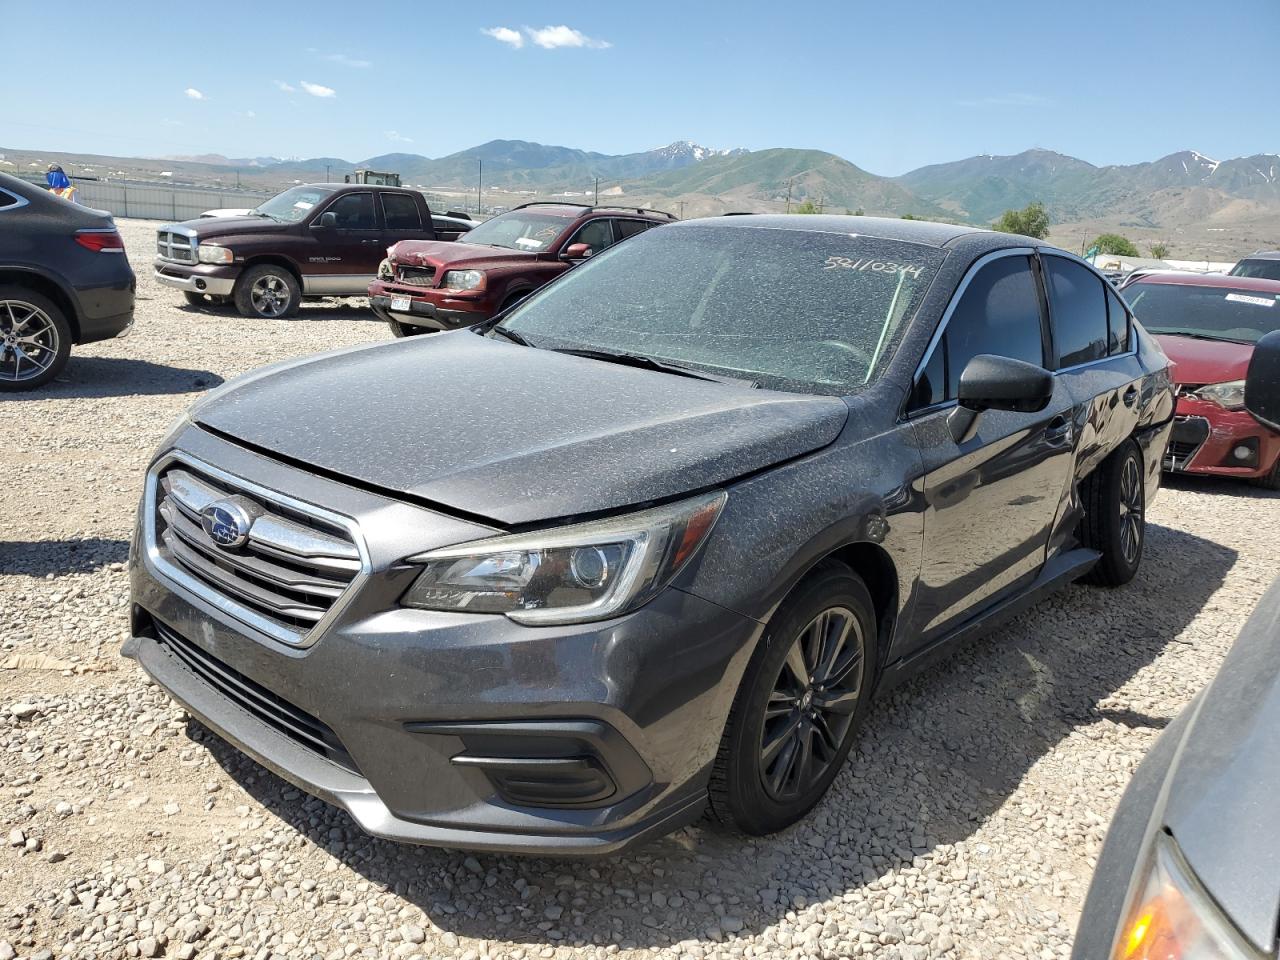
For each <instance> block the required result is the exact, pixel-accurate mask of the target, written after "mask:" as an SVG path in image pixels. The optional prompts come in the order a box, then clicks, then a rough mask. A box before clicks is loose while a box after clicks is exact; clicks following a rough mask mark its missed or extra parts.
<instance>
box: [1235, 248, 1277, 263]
mask: <svg viewBox="0 0 1280 960" xmlns="http://www.w3.org/2000/svg"><path fill="white" fill-rule="evenodd" d="M1240 260H1241V262H1243V261H1245V260H1280V250H1259V251H1258V252H1257V253H1251V254H1249V255H1248V256H1247V257H1241V258H1240Z"/></svg>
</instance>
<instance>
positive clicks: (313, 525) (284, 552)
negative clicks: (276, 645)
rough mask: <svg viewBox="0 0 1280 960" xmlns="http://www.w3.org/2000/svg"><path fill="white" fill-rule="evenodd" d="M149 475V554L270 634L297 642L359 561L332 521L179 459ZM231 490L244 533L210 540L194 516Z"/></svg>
mask: <svg viewBox="0 0 1280 960" xmlns="http://www.w3.org/2000/svg"><path fill="white" fill-rule="evenodd" d="M151 482H152V483H154V485H155V486H154V490H153V496H152V500H153V503H154V506H153V508H152V509H153V511H154V514H153V516H152V518H151V521H152V526H151V541H152V542H151V543H150V544H149V548H150V549H152V550H153V551H154V555H155V556H156V557H157V558H158V559H159V560H160V561H161V562H162V563H167V564H169V565H171V566H172V567H173V568H174V569H176V570H178V571H180V572H182V573H184V574H186V575H187V576H188V577H189V578H191V579H192V580H193V581H195V583H196V584H197V585H198V586H199V588H200V591H199V592H200V593H201V594H202V595H205V596H206V597H207V598H208V599H211V600H212V601H213V602H214V603H216V604H217V605H218V606H219V607H221V608H222V609H226V610H227V611H228V612H229V613H231V614H233V615H237V616H240V618H241V619H247V620H248V622H249V623H250V624H251V625H252V626H258V627H261V628H263V629H264V632H267V633H270V634H271V635H273V636H275V637H277V639H281V640H284V641H285V642H288V643H295V644H296V643H300V642H302V641H303V640H304V638H305V636H306V634H307V633H308V632H309V631H311V630H312V628H314V627H315V625H316V624H317V623H319V622H320V621H321V620H322V619H324V617H325V615H326V614H327V613H328V612H329V611H330V610H331V609H332V608H333V606H334V604H335V603H336V602H337V601H338V599H339V598H340V597H341V596H342V595H343V594H344V593H345V592H346V590H347V589H348V588H349V587H350V586H351V584H352V581H353V580H354V579H355V578H356V576H357V575H358V574H359V573H360V571H361V569H362V566H363V563H362V558H361V554H360V550H359V548H358V547H357V546H356V544H355V542H354V540H353V539H352V537H351V534H350V533H349V532H348V531H347V530H345V529H343V528H342V527H341V526H339V525H338V524H336V523H335V524H330V523H327V522H325V521H324V520H322V519H320V518H318V517H316V516H313V515H310V514H308V513H306V512H305V511H303V510H301V509H296V508H292V507H289V506H285V505H283V504H281V503H278V502H276V501H274V500H272V499H271V498H269V497H263V496H261V495H259V494H257V493H256V492H255V491H253V490H246V489H242V488H241V487H240V486H239V485H238V484H236V483H234V482H232V481H230V480H227V479H223V478H221V477H217V476H213V475H211V474H210V473H206V472H203V471H200V470H198V469H197V468H195V467H193V466H191V465H188V464H186V463H182V462H180V461H179V462H175V463H173V464H170V465H169V466H166V467H165V468H163V469H162V470H160V471H159V472H158V473H157V474H155V476H154V479H153V480H152V481H151ZM231 498H235V500H236V501H238V502H241V503H246V502H247V503H248V504H249V505H250V506H252V507H253V518H252V523H251V524H250V526H249V530H248V538H247V540H246V542H245V543H244V544H243V545H242V546H239V547H236V548H234V549H233V548H228V547H225V546H221V545H219V544H218V543H217V542H215V541H214V539H213V538H212V537H211V536H210V535H209V534H208V533H207V532H206V531H205V528H204V525H203V524H202V520H201V511H202V510H204V509H205V507H208V506H210V505H212V504H215V503H218V502H219V501H226V500H229V499H231ZM245 613H247V614H249V615H250V616H249V617H248V618H246V617H244V616H243V614H245Z"/></svg>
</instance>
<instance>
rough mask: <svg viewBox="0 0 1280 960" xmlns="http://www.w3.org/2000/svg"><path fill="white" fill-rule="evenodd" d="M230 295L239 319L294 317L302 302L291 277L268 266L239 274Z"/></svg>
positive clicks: (276, 268) (283, 270)
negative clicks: (240, 317) (239, 316)
mask: <svg viewBox="0 0 1280 960" xmlns="http://www.w3.org/2000/svg"><path fill="white" fill-rule="evenodd" d="M232 296H233V297H234V299H235V302H236V309H237V310H239V311H240V315H241V316H242V317H261V318H262V319H263V320H278V319H286V318H289V317H295V316H297V314H298V307H299V306H300V305H301V303H302V289H301V287H299V286H298V281H297V280H296V279H295V278H294V276H293V274H292V273H290V272H289V271H288V270H286V269H285V268H284V267H278V266H276V265H275V264H271V263H264V264H261V265H259V266H256V267H250V268H249V269H248V270H246V271H245V272H244V273H242V274H241V275H240V279H239V280H237V281H236V286H235V292H234V293H233V294H232Z"/></svg>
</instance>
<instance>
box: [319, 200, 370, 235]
mask: <svg viewBox="0 0 1280 960" xmlns="http://www.w3.org/2000/svg"><path fill="white" fill-rule="evenodd" d="M325 212H326V213H335V214H337V215H338V228H339V229H341V230H373V229H374V228H375V227H377V225H378V220H377V217H375V216H374V213H373V194H372V193H348V194H347V195H346V196H342V197H339V198H338V199H337V200H335V201H333V203H331V204H329V209H328V210H327V211H325Z"/></svg>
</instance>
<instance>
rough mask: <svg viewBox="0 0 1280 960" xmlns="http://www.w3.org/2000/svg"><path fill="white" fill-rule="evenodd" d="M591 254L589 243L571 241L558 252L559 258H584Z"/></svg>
mask: <svg viewBox="0 0 1280 960" xmlns="http://www.w3.org/2000/svg"><path fill="white" fill-rule="evenodd" d="M589 256H591V245H590V244H587V243H571V244H569V245H568V246H567V247H565V248H564V250H562V251H561V253H560V259H561V260H585V259H587V257H589Z"/></svg>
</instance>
